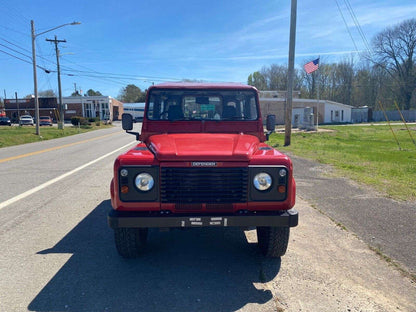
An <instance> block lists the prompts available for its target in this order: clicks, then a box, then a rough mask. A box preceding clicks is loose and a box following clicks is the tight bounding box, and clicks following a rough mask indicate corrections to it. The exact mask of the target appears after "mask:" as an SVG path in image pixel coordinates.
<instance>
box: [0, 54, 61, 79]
mask: <svg viewBox="0 0 416 312" xmlns="http://www.w3.org/2000/svg"><path fill="white" fill-rule="evenodd" d="M0 52H2V53H4V54H7V55H9V56H11V57H14V58H15V59H18V60H20V61H23V62H25V63H28V64H32V62H29V61H28V60H25V59H22V58H20V57H18V56H16V55H13V54H11V53H8V52H6V51H4V50H0ZM36 67H37V68H39V69H42V70H44V71H45V72H46V73H47V74H49V73H50V72H53V71H52V70H48V69H46V68H44V67H42V66H39V65H36Z"/></svg>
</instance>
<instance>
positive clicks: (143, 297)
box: [28, 200, 280, 312]
mask: <svg viewBox="0 0 416 312" xmlns="http://www.w3.org/2000/svg"><path fill="white" fill-rule="evenodd" d="M108 209H110V201H109V200H106V201H103V202H102V203H101V204H100V205H98V206H97V207H96V208H95V209H94V210H93V211H92V212H91V213H90V214H89V215H88V216H87V217H86V218H85V219H84V220H82V222H80V223H79V224H78V225H77V226H76V227H75V228H74V229H73V230H72V231H71V232H70V233H69V234H68V235H66V236H65V237H64V238H63V239H62V240H61V241H59V242H58V243H57V244H56V245H55V246H54V247H53V248H51V249H48V250H44V251H40V252H39V254H49V253H72V254H73V255H72V257H71V258H70V259H69V260H68V262H67V263H66V264H65V265H64V266H63V267H62V268H61V269H60V270H59V271H58V272H57V273H56V275H55V276H54V277H53V278H52V279H51V280H50V281H49V283H48V284H47V285H46V286H45V287H44V288H43V289H42V290H41V291H40V293H39V294H38V295H37V296H36V297H35V298H34V299H33V301H32V302H31V303H30V305H29V307H28V309H29V310H31V311H216V312H217V311H235V310H238V309H240V308H242V307H244V306H245V305H247V304H248V303H257V304H264V303H266V302H269V301H270V300H271V299H272V294H271V292H270V291H269V290H266V291H265V290H263V289H257V288H256V287H255V286H254V285H253V283H256V282H257V283H260V282H264V279H265V278H268V279H273V278H274V277H275V276H276V275H277V274H278V272H279V269H280V259H275V260H273V261H271V262H270V260H268V262H267V263H266V262H263V259H262V257H261V255H259V254H258V252H257V248H256V245H255V244H249V243H248V242H247V240H246V238H245V236H244V233H243V231H241V230H240V229H236V228H227V229H224V228H194V229H188V230H173V231H170V232H159V231H157V230H152V231H150V233H149V241H148V243H149V244H148V248H147V250H146V251H145V253H144V254H143V255H142V256H141V257H140V258H138V259H133V260H125V259H123V258H121V257H119V256H118V254H117V252H116V249H115V247H114V242H113V234H112V230H110V229H109V228H108V227H107V223H106V214H107V211H108ZM265 265H266V266H267V268H266V271H267V272H268V274H267V275H268V276H267V277H265V276H264V271H265V270H264V268H263V266H265Z"/></svg>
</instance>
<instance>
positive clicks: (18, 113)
mask: <svg viewBox="0 0 416 312" xmlns="http://www.w3.org/2000/svg"><path fill="white" fill-rule="evenodd" d="M14 96H15V97H16V106H17V119H18V120H20V110H19V101H18V100H17V92H15V93H14Z"/></svg>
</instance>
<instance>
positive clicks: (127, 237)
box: [114, 228, 148, 258]
mask: <svg viewBox="0 0 416 312" xmlns="http://www.w3.org/2000/svg"><path fill="white" fill-rule="evenodd" d="M147 233H148V229H147V228H117V229H114V241H115V243H116V248H117V251H118V253H119V254H120V256H122V257H123V258H137V257H138V256H139V255H140V253H141V252H142V251H143V249H144V246H145V245H146V241H147Z"/></svg>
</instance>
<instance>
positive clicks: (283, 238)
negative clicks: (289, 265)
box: [257, 226, 290, 258]
mask: <svg viewBox="0 0 416 312" xmlns="http://www.w3.org/2000/svg"><path fill="white" fill-rule="evenodd" d="M289 234H290V228H289V227H272V226H264V227H257V242H258V246H259V248H260V250H261V252H262V254H263V255H265V256H266V257H270V258H278V257H281V256H283V255H284V254H285V253H286V250H287V246H288V244H289Z"/></svg>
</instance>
